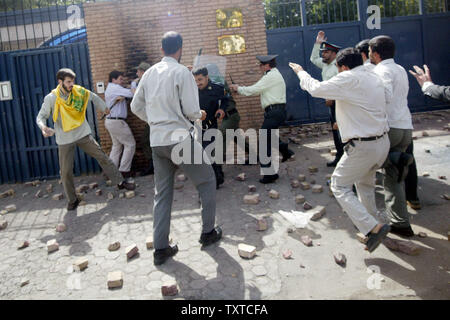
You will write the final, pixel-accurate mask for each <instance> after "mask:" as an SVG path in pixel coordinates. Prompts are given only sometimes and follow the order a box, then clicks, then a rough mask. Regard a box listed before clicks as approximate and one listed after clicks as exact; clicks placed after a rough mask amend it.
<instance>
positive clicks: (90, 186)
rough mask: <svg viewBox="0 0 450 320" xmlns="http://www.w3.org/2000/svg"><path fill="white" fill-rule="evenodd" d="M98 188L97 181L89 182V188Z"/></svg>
mask: <svg viewBox="0 0 450 320" xmlns="http://www.w3.org/2000/svg"><path fill="white" fill-rule="evenodd" d="M96 188H98V183H97V182H92V183H90V184H89V189H91V190H94V189H96Z"/></svg>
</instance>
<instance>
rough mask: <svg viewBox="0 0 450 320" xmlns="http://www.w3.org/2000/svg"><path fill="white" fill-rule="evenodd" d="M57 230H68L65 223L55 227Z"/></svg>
mask: <svg viewBox="0 0 450 320" xmlns="http://www.w3.org/2000/svg"><path fill="white" fill-rule="evenodd" d="M55 229H56V232H64V231H66V230H67V227H66V225H65V224H64V223H58V224H57V225H56V227H55Z"/></svg>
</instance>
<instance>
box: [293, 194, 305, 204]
mask: <svg viewBox="0 0 450 320" xmlns="http://www.w3.org/2000/svg"><path fill="white" fill-rule="evenodd" d="M304 202H305V197H304V196H303V195H301V194H299V195H297V196H295V203H297V204H301V203H304Z"/></svg>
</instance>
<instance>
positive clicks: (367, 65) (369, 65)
mask: <svg viewBox="0 0 450 320" xmlns="http://www.w3.org/2000/svg"><path fill="white" fill-rule="evenodd" d="M364 67H366V69H367V71H373V69H374V68H375V65H374V64H373V63H372V62H370V59H367V60H366V62H364Z"/></svg>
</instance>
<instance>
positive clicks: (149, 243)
mask: <svg viewBox="0 0 450 320" xmlns="http://www.w3.org/2000/svg"><path fill="white" fill-rule="evenodd" d="M145 245H146V246H147V249H153V237H147V240H145Z"/></svg>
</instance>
